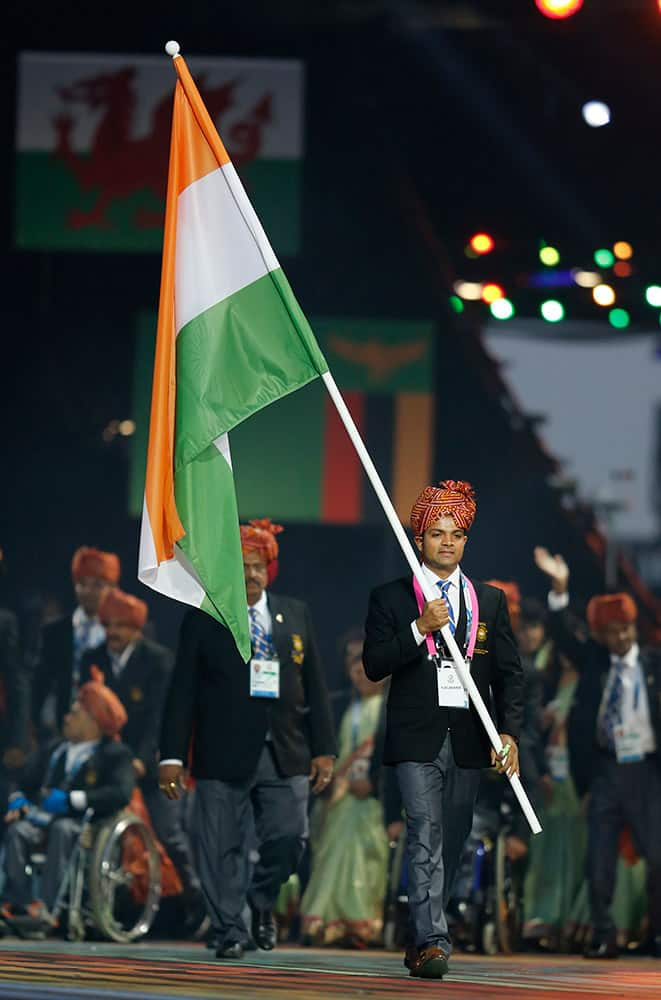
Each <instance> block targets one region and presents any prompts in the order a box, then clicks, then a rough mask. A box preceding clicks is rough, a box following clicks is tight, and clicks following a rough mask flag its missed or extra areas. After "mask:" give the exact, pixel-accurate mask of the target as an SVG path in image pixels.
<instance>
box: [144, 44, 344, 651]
mask: <svg viewBox="0 0 661 1000" xmlns="http://www.w3.org/2000/svg"><path fill="white" fill-rule="evenodd" d="M173 61H174V65H175V68H176V71H177V77H178V79H177V84H176V89H175V95H174V112H173V120H172V135H171V143H170V165H169V173H168V189H167V201H166V212H165V232H164V242H163V263H162V271H161V293H160V302H159V314H158V331H157V340H156V355H155V360H154V379H153V389H152V404H151V420H150V429H149V449H148V455H147V476H146V486H145V500H144V508H143V515H142V528H141V536H140V556H139V570H138V576H139V578H140V580H141V581H142V582H143V583H144V584H146V585H147V586H149V587H152V588H153V589H154V590H157V591H159V592H160V593H162V594H165V595H167V596H168V597H172V598H175V599H176V600H179V601H183V602H184V603H186V604H190V605H192V606H193V607H199V608H201V609H202V610H204V611H206V612H207V613H208V614H210V615H212V616H213V617H214V618H216V619H217V620H218V621H220V622H222V623H223V624H225V625H226V626H227V627H228V628H229V629H230V630H231V631H232V633H233V635H234V638H235V641H236V644H237V647H238V649H239V651H240V653H241V655H242V656H243V657H244V659H245V660H248V659H249V657H250V633H249V627H248V615H247V606H246V597H245V585H244V578H243V560H242V555H241V544H240V535H239V520H238V512H237V503H236V494H235V489H234V477H233V473H232V463H231V457H230V446H229V439H228V432H229V431H230V430H231V429H232V428H233V427H236V425H237V424H239V423H240V422H241V421H243V420H245V419H246V418H247V417H249V416H250V415H251V414H253V413H256V412H257V411H258V410H261V409H262V408H263V407H265V406H267V405H268V404H269V403H272V402H274V401H275V400H277V399H280V398H281V397H282V396H286V395H287V394H289V393H290V392H293V391H294V390H295V389H299V388H301V387H302V386H304V385H306V384H307V383H309V382H310V381H312V380H313V379H315V378H317V377H318V376H320V375H322V374H323V373H325V372H326V371H327V370H328V366H327V364H326V361H325V359H324V356H323V355H322V353H321V351H320V350H319V347H318V344H317V342H316V340H315V338H314V335H313V333H312V331H311V329H310V327H309V325H308V322H307V320H306V319H305V316H304V315H303V313H302V312H301V309H300V307H299V305H298V303H297V301H296V299H295V298H294V295H293V293H292V290H291V288H290V286H289V283H288V282H287V279H286V277H285V275H284V273H283V271H282V269H281V268H280V265H279V263H278V260H277V259H276V257H275V254H274V253H273V250H272V249H271V246H270V244H269V242H268V240H267V238H266V235H265V233H264V230H263V229H262V226H261V224H260V222H259V219H258V218H257V216H256V214H255V212H254V210H253V207H252V205H251V204H250V201H249V200H248V198H247V196H246V193H245V191H244V189H243V186H242V184H241V182H240V180H239V178H238V176H237V173H236V171H235V169H234V167H233V165H232V163H231V161H230V158H229V156H228V154H227V151H226V149H225V147H224V145H223V143H222V141H221V139H220V137H219V135H218V132H217V131H216V128H215V126H214V124H213V122H212V120H211V118H210V117H209V114H208V112H207V110H206V108H205V106H204V104H203V102H202V99H201V97H200V94H199V92H198V90H197V88H196V86H195V83H194V81H193V79H192V77H191V75H190V73H189V71H188V68H187V67H186V64H185V62H184V60H183V58H182V57H181V56H178V55H177V56H176V57H175V58H174V60H173ZM265 485H266V484H265Z"/></svg>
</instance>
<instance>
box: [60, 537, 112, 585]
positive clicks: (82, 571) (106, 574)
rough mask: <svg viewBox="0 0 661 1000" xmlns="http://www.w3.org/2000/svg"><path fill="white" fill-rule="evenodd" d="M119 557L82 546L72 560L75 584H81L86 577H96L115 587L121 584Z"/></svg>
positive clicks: (72, 573)
mask: <svg viewBox="0 0 661 1000" xmlns="http://www.w3.org/2000/svg"><path fill="white" fill-rule="evenodd" d="M119 574H120V564H119V557H118V556H116V555H115V553H114V552H101V551H100V550H99V549H91V548H89V547H88V546H87V545H82V546H81V547H80V548H79V549H76V551H75V552H74V555H73V559H72V560H71V575H72V577H73V582H74V583H79V581H80V580H83V579H84V578H85V577H86V576H95V577H97V578H98V579H99V580H105V581H106V583H112V584H113V585H114V584H116V583H119Z"/></svg>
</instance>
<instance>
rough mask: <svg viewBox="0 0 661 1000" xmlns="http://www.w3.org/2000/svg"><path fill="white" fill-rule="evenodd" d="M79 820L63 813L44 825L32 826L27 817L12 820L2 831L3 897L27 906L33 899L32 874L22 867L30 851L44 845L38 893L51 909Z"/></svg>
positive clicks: (28, 857)
mask: <svg viewBox="0 0 661 1000" xmlns="http://www.w3.org/2000/svg"><path fill="white" fill-rule="evenodd" d="M80 828H81V823H80V821H79V820H76V819H71V818H69V817H66V816H65V817H63V818H62V819H57V820H55V821H54V822H53V823H51V825H50V826H49V827H47V828H44V827H39V826H34V825H33V824H32V823H30V822H29V821H28V820H26V819H19V820H16V822H15V823H12V824H11V825H10V826H9V828H8V830H7V833H6V835H5V872H6V881H5V887H4V893H3V895H4V897H5V899H6V901H7V902H8V903H12V904H13V905H14V906H27V905H28V903H31V902H32V900H33V898H34V897H33V891H32V876H31V875H29V874H27V873H26V871H25V868H26V865H27V864H28V862H29V860H30V854H32V853H34V852H35V851H40V850H41V849H42V848H43V846H44V843H45V842H46V843H47V847H46V865H45V868H44V871H43V873H42V876H41V896H42V899H43V901H44V903H45V904H46V906H47V907H48V909H49V910H51V909H52V908H53V906H54V904H55V900H56V899H57V894H58V892H59V889H60V885H61V883H62V878H63V877H64V873H65V871H66V867H67V864H68V861H69V858H70V857H71V852H72V850H73V848H74V846H75V844H76V840H77V838H78V835H79V833H80Z"/></svg>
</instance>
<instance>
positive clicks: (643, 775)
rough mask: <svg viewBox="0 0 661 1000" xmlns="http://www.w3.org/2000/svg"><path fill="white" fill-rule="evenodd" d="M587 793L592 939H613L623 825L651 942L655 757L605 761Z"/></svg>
mask: <svg viewBox="0 0 661 1000" xmlns="http://www.w3.org/2000/svg"><path fill="white" fill-rule="evenodd" d="M590 793H591V794H590V805H589V809H588V865H587V868H588V884H589V888H590V910H591V916H592V924H593V928H594V934H595V938H596V939H597V940H598V941H599V942H602V941H609V940H614V938H615V924H614V922H613V918H612V916H611V912H610V905H611V903H612V901H613V892H614V889H615V875H616V871H617V858H618V854H619V836H620V832H621V830H622V828H623V827H624V826H625V825H628V826H630V827H631V831H632V833H633V839H634V843H635V845H636V849H637V850H638V852H639V853H640V854H641V855H642V857H644V858H645V862H646V865H647V899H648V907H649V918H650V929H651V931H652V934H653V936H654V937H657V936H661V769H660V768H659V764H658V761H657V759H656V757H655V756H651V755H650V756H648V757H647V758H646V759H645V760H641V761H636V762H633V763H630V764H618V763H617V761H616V760H615V758H612V759H611V760H608V761H605V767H604V772H603V774H600V775H599V776H598V777H597V778H595V780H594V781H593V783H592V788H591V789H590Z"/></svg>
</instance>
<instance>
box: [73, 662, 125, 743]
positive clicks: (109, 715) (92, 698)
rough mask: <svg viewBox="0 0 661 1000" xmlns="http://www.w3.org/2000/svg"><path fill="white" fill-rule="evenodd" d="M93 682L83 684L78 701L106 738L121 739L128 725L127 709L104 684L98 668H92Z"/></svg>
mask: <svg viewBox="0 0 661 1000" xmlns="http://www.w3.org/2000/svg"><path fill="white" fill-rule="evenodd" d="M90 673H91V675H92V680H91V681H87V683H86V684H83V685H82V687H81V688H80V690H79V692H78V701H79V703H80V705H81V707H82V708H84V709H85V711H86V712H87V714H88V715H91V716H92V718H93V719H94V721H95V722H96V723H97V725H98V726H99V729H100V730H101V732H102V733H103V734H104V736H110V737H111V738H117V739H118V738H119V733H120V730H121V729H122V728H123V727H124V726H125V725H126V720H127V715H126V709H125V708H124V706H123V705H122V703H121V701H120V700H119V698H118V697H117V695H116V694H115V692H114V691H111V690H110V688H108V687H106V685H105V684H104V683H103V680H104V678H103V674H102V673H101V671H100V670H99V668H98V667H96V666H92V667H91V668H90Z"/></svg>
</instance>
